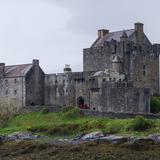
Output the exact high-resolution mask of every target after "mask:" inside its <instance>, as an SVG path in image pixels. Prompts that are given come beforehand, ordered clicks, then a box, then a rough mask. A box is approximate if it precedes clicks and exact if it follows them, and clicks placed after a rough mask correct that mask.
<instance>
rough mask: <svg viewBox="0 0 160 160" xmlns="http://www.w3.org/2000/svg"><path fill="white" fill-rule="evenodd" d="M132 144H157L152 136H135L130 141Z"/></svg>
mask: <svg viewBox="0 0 160 160" xmlns="http://www.w3.org/2000/svg"><path fill="white" fill-rule="evenodd" d="M130 143H131V144H136V145H153V144H155V142H154V140H153V139H151V138H135V139H134V140H132V141H130Z"/></svg>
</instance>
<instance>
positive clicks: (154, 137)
mask: <svg viewBox="0 0 160 160" xmlns="http://www.w3.org/2000/svg"><path fill="white" fill-rule="evenodd" d="M148 137H149V138H150V139H152V140H153V141H154V142H155V143H160V135H156V134H150V135H149V136H148Z"/></svg>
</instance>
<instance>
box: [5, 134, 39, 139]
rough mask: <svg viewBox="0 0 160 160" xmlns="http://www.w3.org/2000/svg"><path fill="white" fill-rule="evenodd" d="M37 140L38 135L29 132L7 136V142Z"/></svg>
mask: <svg viewBox="0 0 160 160" xmlns="http://www.w3.org/2000/svg"><path fill="white" fill-rule="evenodd" d="M37 138H38V136H37V135H33V134H31V133H28V132H15V133H13V134H11V135H8V136H5V140H6V141H19V140H35V139H37Z"/></svg>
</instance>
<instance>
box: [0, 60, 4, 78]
mask: <svg viewBox="0 0 160 160" xmlns="http://www.w3.org/2000/svg"><path fill="white" fill-rule="evenodd" d="M4 73H5V63H0V78H3V77H4Z"/></svg>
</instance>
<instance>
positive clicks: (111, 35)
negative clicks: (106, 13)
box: [91, 29, 135, 47]
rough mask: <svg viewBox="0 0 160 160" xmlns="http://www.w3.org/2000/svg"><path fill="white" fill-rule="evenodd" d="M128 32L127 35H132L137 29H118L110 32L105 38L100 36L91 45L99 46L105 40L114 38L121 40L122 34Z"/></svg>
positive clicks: (108, 40)
mask: <svg viewBox="0 0 160 160" xmlns="http://www.w3.org/2000/svg"><path fill="white" fill-rule="evenodd" d="M124 32H125V33H126V35H127V37H129V36H131V35H132V34H133V33H134V32H135V30H134V29H129V30H123V31H117V32H110V33H108V34H107V35H106V36H104V37H103V38H98V39H97V40H96V41H95V42H94V43H93V45H92V46H91V47H98V46H102V45H103V44H104V42H106V41H107V42H110V41H112V40H116V41H120V38H121V36H122V35H123V34H124Z"/></svg>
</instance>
